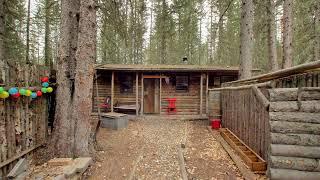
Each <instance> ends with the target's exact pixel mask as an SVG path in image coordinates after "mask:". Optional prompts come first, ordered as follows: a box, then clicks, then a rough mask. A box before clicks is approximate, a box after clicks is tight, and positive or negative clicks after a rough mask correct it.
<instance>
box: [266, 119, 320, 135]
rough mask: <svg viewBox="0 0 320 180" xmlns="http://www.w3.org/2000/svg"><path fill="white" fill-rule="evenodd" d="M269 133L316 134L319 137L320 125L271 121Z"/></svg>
mask: <svg viewBox="0 0 320 180" xmlns="http://www.w3.org/2000/svg"><path fill="white" fill-rule="evenodd" d="M270 128H271V132H275V133H297V134H316V135H320V124H311V123H300V122H287V121H271V122H270Z"/></svg>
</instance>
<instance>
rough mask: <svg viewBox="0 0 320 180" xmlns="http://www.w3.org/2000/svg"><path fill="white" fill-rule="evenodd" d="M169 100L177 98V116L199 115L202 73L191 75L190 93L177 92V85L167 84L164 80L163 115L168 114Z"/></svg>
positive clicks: (204, 94)
mask: <svg viewBox="0 0 320 180" xmlns="http://www.w3.org/2000/svg"><path fill="white" fill-rule="evenodd" d="M205 82H206V80H205V78H204V81H203V99H202V100H203V109H202V111H203V114H205V110H206V108H205V105H206V103H205V100H206V93H205V90H206V89H205ZM167 98H177V101H176V107H177V115H197V114H199V113H200V73H198V74H191V75H190V80H189V90H188V92H177V91H176V87H175V85H173V84H172V82H170V83H169V84H167V83H166V82H165V80H164V79H162V91H161V113H162V114H166V113H167V107H168V101H167Z"/></svg>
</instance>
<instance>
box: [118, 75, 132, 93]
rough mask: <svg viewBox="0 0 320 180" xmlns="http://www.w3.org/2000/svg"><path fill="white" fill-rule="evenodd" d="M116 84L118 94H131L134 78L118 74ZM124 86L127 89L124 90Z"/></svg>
mask: <svg viewBox="0 0 320 180" xmlns="http://www.w3.org/2000/svg"><path fill="white" fill-rule="evenodd" d="M118 82H119V91H120V94H133V92H134V87H133V86H134V78H133V76H132V74H119V75H118ZM124 86H128V87H129V88H124ZM125 89H126V90H125Z"/></svg>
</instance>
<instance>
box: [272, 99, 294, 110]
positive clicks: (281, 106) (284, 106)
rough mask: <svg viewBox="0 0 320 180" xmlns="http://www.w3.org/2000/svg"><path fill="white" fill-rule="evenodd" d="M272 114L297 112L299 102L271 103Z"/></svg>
mask: <svg viewBox="0 0 320 180" xmlns="http://www.w3.org/2000/svg"><path fill="white" fill-rule="evenodd" d="M269 110H270V112H295V111H298V110H299V106H298V102H297V101H278V102H270V107H269Z"/></svg>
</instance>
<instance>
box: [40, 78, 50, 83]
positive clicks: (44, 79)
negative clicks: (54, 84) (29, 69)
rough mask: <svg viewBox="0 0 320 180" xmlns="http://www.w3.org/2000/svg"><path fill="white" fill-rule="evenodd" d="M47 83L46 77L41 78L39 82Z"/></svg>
mask: <svg viewBox="0 0 320 180" xmlns="http://www.w3.org/2000/svg"><path fill="white" fill-rule="evenodd" d="M48 81H49V78H48V77H43V78H41V82H43V83H44V82H48Z"/></svg>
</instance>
